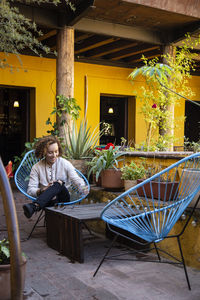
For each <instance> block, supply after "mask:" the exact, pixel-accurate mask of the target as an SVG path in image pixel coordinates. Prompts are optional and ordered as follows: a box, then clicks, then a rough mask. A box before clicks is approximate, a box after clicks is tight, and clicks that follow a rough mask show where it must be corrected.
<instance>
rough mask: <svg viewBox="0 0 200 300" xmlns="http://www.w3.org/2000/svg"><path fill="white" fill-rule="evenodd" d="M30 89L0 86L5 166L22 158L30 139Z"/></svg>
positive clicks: (0, 134)
mask: <svg viewBox="0 0 200 300" xmlns="http://www.w3.org/2000/svg"><path fill="white" fill-rule="evenodd" d="M29 120H30V89H29V88H18V87H3V86H0V155H1V159H2V161H3V164H4V165H7V163H8V162H9V161H10V160H12V161H13V159H14V156H15V155H17V156H20V154H21V153H22V152H23V151H24V144H25V142H26V141H29V138H30V122H29Z"/></svg>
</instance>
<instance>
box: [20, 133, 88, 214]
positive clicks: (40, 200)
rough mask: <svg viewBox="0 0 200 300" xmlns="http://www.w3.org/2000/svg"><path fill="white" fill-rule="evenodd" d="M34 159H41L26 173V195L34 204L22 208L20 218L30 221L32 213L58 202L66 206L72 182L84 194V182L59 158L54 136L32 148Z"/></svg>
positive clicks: (41, 140) (69, 164)
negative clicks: (28, 177) (22, 215)
mask: <svg viewBox="0 0 200 300" xmlns="http://www.w3.org/2000/svg"><path fill="white" fill-rule="evenodd" d="M35 155H36V157H38V158H40V159H41V158H43V157H44V159H41V160H40V161H39V162H38V163H36V164H35V165H34V166H33V167H32V169H31V173H30V179H29V184H28V189H27V193H28V194H29V195H30V196H33V197H36V198H37V199H36V201H34V202H32V203H29V204H25V205H23V210H24V214H25V216H26V217H27V218H30V217H31V216H32V215H33V213H34V212H36V211H39V210H41V209H43V208H45V207H46V206H52V205H54V204H55V203H58V202H69V201H70V194H69V192H68V187H69V186H70V182H71V181H72V182H73V183H74V184H75V185H76V186H77V187H78V189H79V190H80V191H81V192H82V193H87V192H88V189H87V187H86V186H85V183H84V180H83V179H82V178H80V177H79V175H78V174H77V172H76V170H75V168H74V167H73V165H72V164H71V163H70V162H69V161H67V160H66V159H64V158H63V157H61V155H62V148H61V145H60V141H59V140H58V139H57V138H56V137H55V136H46V137H43V138H41V139H40V140H39V141H38V142H37V143H36V145H35Z"/></svg>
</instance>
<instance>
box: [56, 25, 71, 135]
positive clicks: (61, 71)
mask: <svg viewBox="0 0 200 300" xmlns="http://www.w3.org/2000/svg"><path fill="white" fill-rule="evenodd" d="M56 95H57V96H58V95H63V96H65V97H67V98H73V97H74V29H73V28H71V27H66V26H64V27H63V28H62V29H60V30H59V31H58V34H57V61H56ZM63 119H64V120H66V121H67V122H68V124H69V125H71V118H70V116H69V115H67V114H66V113H63V115H62V117H61V118H59V119H58V120H57V121H58V124H60V122H61V121H62V120H63ZM58 126H59V131H60V136H61V137H63V136H64V128H63V127H62V126H60V125H58Z"/></svg>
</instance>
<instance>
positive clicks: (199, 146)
mask: <svg viewBox="0 0 200 300" xmlns="http://www.w3.org/2000/svg"><path fill="white" fill-rule="evenodd" d="M184 150H186V151H193V152H200V140H199V141H197V142H194V141H192V142H190V141H189V140H188V139H187V138H185V140H184Z"/></svg>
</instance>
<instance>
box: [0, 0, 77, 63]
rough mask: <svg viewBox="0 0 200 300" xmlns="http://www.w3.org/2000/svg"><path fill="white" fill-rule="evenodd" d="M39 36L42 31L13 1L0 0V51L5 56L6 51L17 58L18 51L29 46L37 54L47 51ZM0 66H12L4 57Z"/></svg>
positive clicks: (52, 0) (56, 0)
mask: <svg viewBox="0 0 200 300" xmlns="http://www.w3.org/2000/svg"><path fill="white" fill-rule="evenodd" d="M15 2H23V3H24V2H25V3H27V4H34V3H36V4H42V3H50V4H52V5H57V4H58V3H60V2H61V0H26V1H22V0H18V1H15ZM65 2H66V5H69V6H70V8H71V9H72V10H74V9H75V7H74V5H73V4H72V3H71V1H68V0H66V1H65ZM40 36H42V32H41V31H40V30H38V29H37V26H36V24H35V23H34V22H31V21H30V20H29V19H28V18H26V17H25V16H24V15H22V14H21V13H20V12H19V9H18V8H17V7H15V6H14V1H8V0H0V52H4V53H5V54H6V56H8V53H13V54H16V55H17V57H18V59H19V60H20V57H19V53H20V52H21V51H22V50H23V49H25V48H29V49H30V50H32V51H33V52H34V53H35V54H36V55H39V56H41V54H42V52H44V53H49V52H50V48H49V47H47V46H45V45H43V44H42V42H40V41H39V40H38V38H39V37H40ZM54 54H56V53H54ZM20 62H21V60H20ZM0 67H1V68H5V67H10V68H11V69H12V66H10V65H9V64H8V63H7V58H6V57H5V58H3V59H0Z"/></svg>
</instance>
